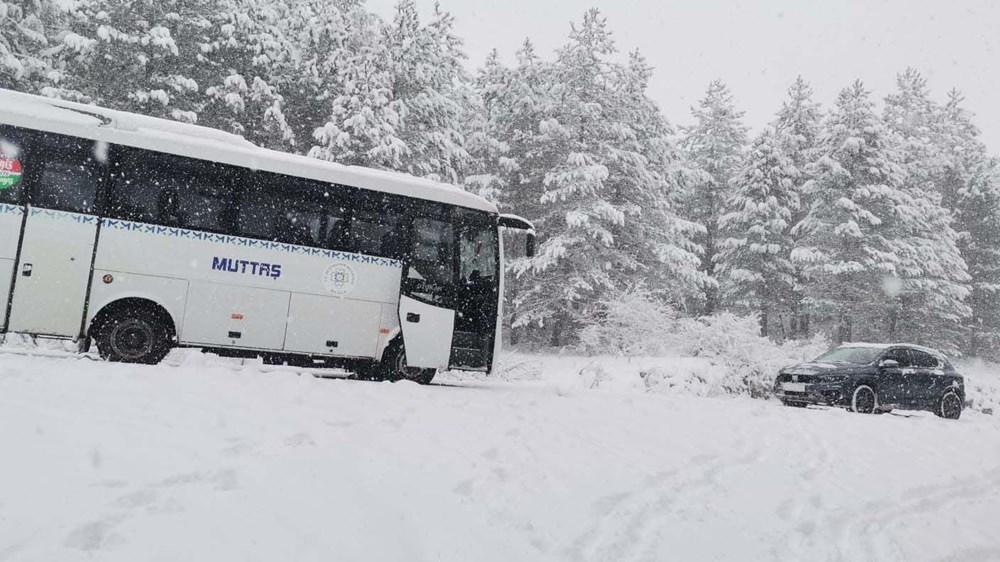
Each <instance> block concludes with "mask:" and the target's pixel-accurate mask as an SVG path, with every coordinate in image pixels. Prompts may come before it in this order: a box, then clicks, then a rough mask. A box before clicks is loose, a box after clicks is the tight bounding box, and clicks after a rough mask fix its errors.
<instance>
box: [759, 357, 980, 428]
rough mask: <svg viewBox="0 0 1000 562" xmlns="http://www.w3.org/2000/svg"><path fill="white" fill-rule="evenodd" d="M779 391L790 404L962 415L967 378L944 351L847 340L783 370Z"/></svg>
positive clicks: (777, 383) (776, 390)
mask: <svg viewBox="0 0 1000 562" xmlns="http://www.w3.org/2000/svg"><path fill="white" fill-rule="evenodd" d="M774 394H775V396H776V397H777V398H778V399H779V400H781V402H782V403H783V404H785V405H786V406H799V407H802V406H807V405H809V404H824V405H830V406H842V407H845V408H847V409H848V410H851V411H853V412H859V413H863V414H872V413H882V412H888V411H891V410H893V409H894V408H898V409H901V410H928V411H931V412H934V413H935V414H937V415H938V416H940V417H943V418H947V419H953V420H957V419H958V418H959V417H960V416H961V415H962V407H963V405H964V404H965V381H964V379H963V378H962V376H961V375H959V374H958V373H957V372H956V371H955V368H954V367H953V366H952V365H951V363H949V362H948V359H947V358H945V356H944V355H942V354H941V353H939V352H938V351H936V350H933V349H929V348H926V347H921V346H917V345H910V344H884V345H883V344H844V345H842V346H840V347H838V348H836V349H834V350H832V351H828V352H827V353H824V354H823V355H821V356H819V357H817V358H816V359H815V360H813V361H812V362H809V363H801V364H799V365H795V366H793V367H786V368H784V369H782V370H781V372H780V373H779V374H778V377H777V378H776V379H775V381H774Z"/></svg>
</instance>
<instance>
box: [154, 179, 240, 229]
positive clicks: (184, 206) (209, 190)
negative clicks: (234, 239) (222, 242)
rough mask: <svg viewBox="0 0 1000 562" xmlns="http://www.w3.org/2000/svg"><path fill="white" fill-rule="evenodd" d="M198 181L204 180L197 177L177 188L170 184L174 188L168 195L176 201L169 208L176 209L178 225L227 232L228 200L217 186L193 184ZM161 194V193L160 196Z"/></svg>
mask: <svg viewBox="0 0 1000 562" xmlns="http://www.w3.org/2000/svg"><path fill="white" fill-rule="evenodd" d="M200 181H204V180H201V178H198V179H196V180H194V181H192V182H189V183H188V184H187V185H183V186H181V187H180V188H179V189H178V188H177V186H176V185H175V186H171V187H173V188H174V189H176V191H173V192H171V193H169V197H171V198H173V200H174V201H176V205H175V207H173V208H172V209H171V210H174V209H176V219H177V221H178V224H179V226H182V227H184V228H189V229H192V230H207V231H210V232H227V231H228V230H230V228H229V222H230V221H229V220H227V219H228V207H229V201H228V200H227V199H226V197H225V195H224V192H223V190H222V189H220V188H218V187H217V186H213V185H207V184H202V185H195V182H200ZM164 191H166V190H164ZM162 195H163V194H162V193H161V197H162Z"/></svg>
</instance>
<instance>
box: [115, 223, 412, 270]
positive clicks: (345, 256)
mask: <svg viewBox="0 0 1000 562" xmlns="http://www.w3.org/2000/svg"><path fill="white" fill-rule="evenodd" d="M101 224H102V225H103V226H104V227H105V228H113V229H115V230H126V231H130V232H142V233H144V234H156V235H160V236H169V237H172V238H187V239H191V240H204V241H206V242H216V243H221V244H228V245H230V246H237V247H241V248H260V249H263V250H280V251H282V252H287V253H289V254H300V255H306V256H322V257H324V258H329V259H334V260H342V261H349V262H355V263H365V264H370V265H381V266H384V267H396V268H400V267H403V262H401V261H400V260H394V259H389V258H380V257H377V256H366V255H364V254H354V253H351V252H338V251H336V250H325V249H322V248H308V247H306V246H296V245H295V244H285V243H282V242H267V241H264V240H254V239H252V238H241V237H239V236H231V235H229V234H213V233H211V232H199V231H197V230H187V229H185V228H175V227H171V226H157V225H152V224H144V223H138V222H131V221H124V220H117V219H102V220H101Z"/></svg>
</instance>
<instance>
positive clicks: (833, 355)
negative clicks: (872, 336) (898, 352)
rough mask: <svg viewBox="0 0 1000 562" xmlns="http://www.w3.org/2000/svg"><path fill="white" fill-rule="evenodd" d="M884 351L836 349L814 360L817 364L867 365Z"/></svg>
mask: <svg viewBox="0 0 1000 562" xmlns="http://www.w3.org/2000/svg"><path fill="white" fill-rule="evenodd" d="M882 351H884V350H883V349H881V348H878V347H838V348H837V349H834V350H832V351H827V352H826V353H824V354H823V355H820V356H819V357H817V358H816V359H815V362H817V363H854V364H855V365H867V364H868V363H871V362H872V361H874V360H875V358H876V357H878V356H879V354H880V353H882Z"/></svg>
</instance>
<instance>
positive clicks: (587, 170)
mask: <svg viewBox="0 0 1000 562" xmlns="http://www.w3.org/2000/svg"><path fill="white" fill-rule="evenodd" d="M613 53H615V46H614V41H613V39H612V37H611V34H610V32H609V31H608V29H607V22H606V21H605V19H604V18H603V16H601V14H600V13H599V12H598V11H597V10H593V9H592V10H590V11H588V12H587V13H586V14H585V15H584V18H583V22H582V23H580V24H579V25H577V24H574V25H573V26H572V31H571V33H570V40H569V42H568V43H567V44H566V45H565V46H563V47H562V48H561V49H560V50H559V51H558V54H557V60H556V62H555V64H554V65H552V68H551V72H550V73H549V74H548V75H547V80H548V81H549V84H548V85H547V87H546V90H547V95H548V96H549V99H546V100H545V101H544V103H545V106H544V107H543V112H544V117H543V120H542V121H541V123H540V126H539V131H538V132H539V133H540V135H541V138H542V139H543V140H544V142H543V143H542V144H541V150H542V151H543V152H542V154H541V157H542V160H543V161H544V166H545V168H544V170H540V172H542V173H541V174H536V177H537V176H538V175H540V176H541V182H540V184H536V185H531V186H527V187H528V189H529V190H531V191H535V192H538V191H539V190H540V195H539V197H538V199H537V201H536V202H535V203H534V204H533V205H532V206H531V207H529V208H528V209H530V210H528V214H529V216H531V217H532V219H533V220H535V221H536V224H537V225H538V226H539V228H540V230H541V231H542V232H544V233H545V236H544V238H543V239H542V240H541V241H540V244H539V247H538V255H536V256H535V257H534V258H530V259H526V260H523V261H520V262H518V263H516V264H514V273H515V275H516V276H517V277H519V278H521V280H522V282H523V283H524V287H525V288H524V291H523V292H520V293H519V294H518V295H517V298H516V300H515V307H516V308H517V309H518V310H519V318H518V320H517V322H518V323H519V324H534V325H537V326H539V327H544V328H545V329H546V331H547V334H548V338H549V341H550V343H551V344H552V345H553V346H561V345H565V344H567V343H568V342H569V341H571V340H572V338H573V334H574V333H575V332H576V331H577V330H578V329H579V328H580V326H581V320H582V319H583V318H584V317H585V316H586V314H587V306H588V305H589V304H591V303H594V302H596V301H597V299H598V298H599V297H600V295H601V294H602V292H604V291H609V290H613V289H614V281H613V279H612V277H613V275H614V273H616V272H618V271H622V270H623V269H632V268H634V258H632V257H631V256H628V255H624V254H621V253H619V252H618V251H617V250H616V249H615V248H614V246H615V238H614V234H613V233H612V226H616V225H621V224H623V223H624V221H625V218H626V213H625V211H624V210H623V209H621V208H617V207H615V205H613V204H612V203H611V202H610V201H608V200H607V197H608V196H609V188H608V186H607V185H606V183H605V182H606V180H607V179H608V177H609V171H608V166H607V160H606V159H605V156H606V155H607V154H606V148H607V147H608V142H609V141H610V140H611V139H613V138H614V137H613V135H612V134H611V132H610V131H609V126H610V125H611V123H610V120H609V119H607V116H606V114H605V112H606V111H607V110H608V109H609V108H610V106H611V100H609V99H608V97H607V96H608V93H609V92H608V89H607V87H606V84H607V82H608V81H609V78H610V73H609V69H610V68H611V62H610V61H609V58H610V57H611V55H613Z"/></svg>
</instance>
